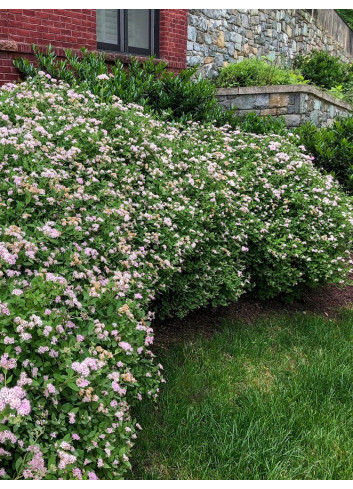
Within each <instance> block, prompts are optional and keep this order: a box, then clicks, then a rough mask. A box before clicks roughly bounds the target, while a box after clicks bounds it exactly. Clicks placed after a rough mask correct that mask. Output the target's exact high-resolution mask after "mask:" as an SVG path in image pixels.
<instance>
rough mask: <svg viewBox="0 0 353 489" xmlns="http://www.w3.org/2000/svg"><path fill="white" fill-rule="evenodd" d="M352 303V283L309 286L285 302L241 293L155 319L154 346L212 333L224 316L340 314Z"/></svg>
mask: <svg viewBox="0 0 353 489" xmlns="http://www.w3.org/2000/svg"><path fill="white" fill-rule="evenodd" d="M350 307H353V286H352V285H349V286H345V287H338V286H336V285H327V286H325V287H320V288H317V289H310V290H307V291H306V292H305V293H304V294H303V296H302V298H301V300H296V301H294V302H292V303H285V302H282V301H281V300H267V301H261V300H256V299H254V298H253V297H246V296H245V297H242V298H240V299H239V300H238V301H237V302H235V303H234V304H231V305H229V306H226V307H217V308H212V307H209V308H205V309H199V310H197V311H195V312H192V313H191V314H189V315H188V316H186V317H185V318H183V319H168V320H165V321H158V320H156V321H154V323H153V325H152V326H153V328H154V331H155V347H156V348H157V349H164V348H167V347H168V346H169V345H171V344H175V343H181V342H183V341H185V340H188V339H192V338H194V337H195V336H198V335H200V334H202V335H204V336H206V337H207V336H212V335H213V334H214V333H215V332H216V331H217V330H218V329H219V328H220V326H221V324H222V322H223V321H224V320H232V321H241V322H246V323H249V324H251V323H254V322H255V321H256V320H257V319H258V318H261V317H270V316H271V315H273V314H278V315H281V314H293V313H302V314H320V315H322V316H324V317H327V318H333V317H337V316H338V315H339V310H340V309H342V308H350Z"/></svg>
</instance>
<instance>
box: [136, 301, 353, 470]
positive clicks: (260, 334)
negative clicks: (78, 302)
mask: <svg viewBox="0 0 353 489" xmlns="http://www.w3.org/2000/svg"><path fill="white" fill-rule="evenodd" d="M157 334H158V333H157ZM159 356H160V361H161V362H162V364H163V365H164V370H165V376H166V378H167V384H165V386H164V387H163V390H162V393H161V395H160V398H159V401H158V403H157V405H155V406H154V405H153V404H152V403H150V404H147V405H146V403H145V404H143V406H141V409H140V411H139V412H137V413H136V416H137V418H138V419H139V421H140V423H141V425H142V426H143V428H144V429H143V431H142V432H141V433H140V436H139V438H138V439H137V443H136V446H135V451H134V457H133V460H132V463H133V472H132V474H131V475H130V477H131V478H133V479H352V478H353V312H351V311H346V312H344V313H343V317H342V319H340V320H328V319H324V318H321V317H316V316H305V315H297V316H291V317H285V316H284V317H278V318H275V319H271V320H261V321H259V322H258V323H257V324H256V325H246V324H239V323H226V324H224V325H223V327H222V329H221V331H219V332H218V333H216V334H215V335H214V337H213V338H211V339H209V338H208V339H205V338H201V337H199V338H196V339H194V340H187V341H186V342H184V343H183V344H180V345H177V346H172V347H170V348H168V349H167V350H166V351H165V352H164V353H162V354H160V355H159Z"/></svg>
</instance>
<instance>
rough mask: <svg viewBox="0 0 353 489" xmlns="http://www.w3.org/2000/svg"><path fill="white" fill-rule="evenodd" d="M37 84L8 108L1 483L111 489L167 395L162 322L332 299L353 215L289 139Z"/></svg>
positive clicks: (346, 264) (8, 100) (1, 129)
mask: <svg viewBox="0 0 353 489" xmlns="http://www.w3.org/2000/svg"><path fill="white" fill-rule="evenodd" d="M43 75H44V74H41V73H40V74H39V76H38V77H36V78H35V79H33V80H32V81H28V82H25V83H22V84H19V85H12V84H8V85H6V86H4V87H3V88H2V89H1V91H0V134H1V138H0V162H1V163H0V174H1V179H0V210H1V212H0V232H1V234H0V265H1V268H0V369H1V370H0V372H1V374H0V419H1V426H0V460H1V461H0V475H1V477H3V478H5V479H6V478H10V479H14V478H20V479H23V478H26V479H59V478H62V479H97V478H99V479H118V478H121V477H123V474H124V472H125V471H126V470H127V469H128V468H129V466H130V462H129V457H130V452H131V447H132V445H133V443H134V439H135V438H136V436H137V431H138V430H139V428H140V427H139V425H138V423H137V421H136V420H135V419H134V418H133V407H134V405H136V403H139V402H144V400H145V399H146V397H155V396H157V394H158V390H159V385H160V383H161V382H163V377H162V367H161V366H160V365H159V364H158V362H156V360H155V358H154V355H153V353H152V352H151V350H150V348H151V344H152V342H153V331H152V329H151V327H150V322H151V319H152V318H153V314H154V311H157V312H158V314H161V315H167V314H178V315H183V314H185V313H186V312H187V311H189V310H191V309H195V308H197V307H200V306H204V305H207V304H209V303H212V304H214V305H217V304H224V303H227V302H229V301H233V300H236V299H237V298H238V297H239V296H240V295H241V294H242V293H244V292H245V291H247V290H251V289H253V290H254V291H256V292H257V293H258V294H260V295H262V296H265V297H271V296H274V295H276V294H278V293H281V292H284V293H292V292H293V291H297V290H300V287H302V286H303V285H305V284H310V285H314V284H319V283H324V282H327V281H330V282H342V281H343V280H344V278H345V277H346V276H347V274H348V273H349V269H350V260H349V250H350V249H351V239H352V227H353V221H352V209H351V206H350V203H349V200H348V198H347V197H346V196H345V194H343V193H342V192H340V190H339V188H338V186H337V185H336V183H335V182H334V181H333V179H332V177H331V176H323V175H322V174H320V173H319V172H318V171H317V170H316V169H315V168H314V167H313V165H312V163H311V161H310V158H309V157H307V156H305V155H303V154H301V153H300V149H298V148H297V146H295V145H293V144H292V143H291V142H290V141H289V140H288V139H284V138H281V137H279V136H275V135H273V136H256V135H251V134H242V133H239V131H232V130H230V129H229V127H222V128H216V127H214V126H212V125H200V124H198V123H190V124H189V125H187V126H186V127H184V126H181V125H178V124H170V123H166V122H162V121H157V120H155V119H153V118H152V117H151V115H149V114H148V113H146V112H144V111H143V109H142V108H141V107H139V106H137V105H134V104H130V105H127V104H124V103H122V102H121V101H120V100H119V99H116V98H114V97H113V99H112V101H111V103H103V102H99V100H98V99H97V98H96V96H95V95H93V94H92V93H91V92H89V91H84V90H81V91H78V90H74V89H73V88H71V87H69V86H68V85H66V84H65V83H63V82H60V83H58V82H56V80H53V79H51V77H50V76H49V75H47V76H43ZM104 81H105V78H104V77H101V78H100V79H99V83H102V84H103V83H104ZM131 410H132V411H131Z"/></svg>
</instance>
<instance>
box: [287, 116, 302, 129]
mask: <svg viewBox="0 0 353 489" xmlns="http://www.w3.org/2000/svg"><path fill="white" fill-rule="evenodd" d="M283 118H284V120H285V121H286V125H287V127H298V126H300V124H301V123H302V120H301V117H300V115H299V114H285V115H284V116H283Z"/></svg>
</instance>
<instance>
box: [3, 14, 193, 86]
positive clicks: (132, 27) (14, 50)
mask: <svg viewBox="0 0 353 489" xmlns="http://www.w3.org/2000/svg"><path fill="white" fill-rule="evenodd" d="M187 26H188V11H187V10H183V9H160V10H147V9H146V10H142V9H141V10H136V9H131V10H109V9H104V10H89V9H72V10H71V9H0V84H3V83H6V82H12V81H16V80H18V78H19V74H18V72H17V69H16V68H15V67H14V66H13V64H12V60H13V58H15V57H18V56H25V57H27V58H29V59H33V50H32V43H34V44H35V45H36V46H38V47H42V48H43V49H46V47H47V46H48V44H51V45H52V46H53V47H54V49H55V52H56V54H57V55H58V56H59V57H60V56H63V55H64V49H71V50H73V51H75V52H76V51H77V54H79V52H80V51H79V50H80V48H81V47H83V46H85V47H86V48H87V49H89V50H91V51H96V50H100V51H106V52H107V58H108V59H109V60H111V61H114V60H116V59H121V60H122V62H124V63H127V64H128V62H129V59H130V58H131V56H132V55H135V56H139V57H144V56H149V55H151V54H154V55H156V57H157V58H158V59H163V60H165V61H166V62H167V63H168V67H169V68H170V69H171V70H174V71H180V70H181V69H183V68H185V67H186V48H187Z"/></svg>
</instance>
